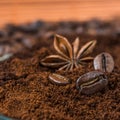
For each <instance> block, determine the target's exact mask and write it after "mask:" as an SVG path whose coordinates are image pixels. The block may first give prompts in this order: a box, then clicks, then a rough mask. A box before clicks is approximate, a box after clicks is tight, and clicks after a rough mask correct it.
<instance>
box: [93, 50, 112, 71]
mask: <svg viewBox="0 0 120 120" xmlns="http://www.w3.org/2000/svg"><path fill="white" fill-rule="evenodd" d="M94 68H95V70H100V71H102V72H109V73H110V72H112V70H113V69H114V60H113V58H112V56H111V55H110V54H109V53H105V52H103V53H101V54H99V55H97V56H96V57H95V59H94Z"/></svg>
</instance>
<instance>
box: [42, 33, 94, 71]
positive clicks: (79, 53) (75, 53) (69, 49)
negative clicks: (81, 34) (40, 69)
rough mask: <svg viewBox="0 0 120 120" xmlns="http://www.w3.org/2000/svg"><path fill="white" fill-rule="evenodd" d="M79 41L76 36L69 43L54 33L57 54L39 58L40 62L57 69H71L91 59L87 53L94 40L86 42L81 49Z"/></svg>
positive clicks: (90, 49)
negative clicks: (71, 42)
mask: <svg viewBox="0 0 120 120" xmlns="http://www.w3.org/2000/svg"><path fill="white" fill-rule="evenodd" d="M79 42H80V40H79V38H76V39H75V41H74V42H73V44H72V45H71V44H70V43H69V42H68V40H67V39H66V38H65V37H62V36H60V35H55V38H54V48H55V50H56V51H57V52H58V53H59V55H49V56H47V57H45V58H44V59H42V60H41V64H42V65H44V66H47V67H52V68H59V70H72V69H73V68H78V67H80V66H81V65H84V63H85V62H87V61H90V60H93V57H87V55H88V54H90V53H91V52H92V51H93V49H94V47H95V45H96V40H93V41H90V42H88V43H86V44H85V45H84V46H82V48H81V49H79Z"/></svg>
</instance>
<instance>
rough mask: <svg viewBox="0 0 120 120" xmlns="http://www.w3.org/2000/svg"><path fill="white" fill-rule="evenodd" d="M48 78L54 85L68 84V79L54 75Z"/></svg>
mask: <svg viewBox="0 0 120 120" xmlns="http://www.w3.org/2000/svg"><path fill="white" fill-rule="evenodd" d="M48 78H49V80H50V81H51V82H52V83H55V84H58V85H66V84H68V83H70V80H69V79H68V78H66V77H64V76H62V75H59V74H56V73H53V74H50V75H49V77H48Z"/></svg>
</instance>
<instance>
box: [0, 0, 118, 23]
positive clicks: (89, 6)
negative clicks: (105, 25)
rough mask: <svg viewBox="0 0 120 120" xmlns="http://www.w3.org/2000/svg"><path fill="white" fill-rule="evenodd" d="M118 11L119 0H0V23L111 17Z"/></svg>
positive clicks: (116, 14)
mask: <svg viewBox="0 0 120 120" xmlns="http://www.w3.org/2000/svg"><path fill="white" fill-rule="evenodd" d="M119 13H120V0H0V16H1V19H0V25H3V24H5V23H8V22H10V23H11V22H14V23H23V22H26V21H34V20H36V19H42V20H46V21H60V20H87V19H91V18H93V17H97V18H100V19H111V18H113V17H115V16H119Z"/></svg>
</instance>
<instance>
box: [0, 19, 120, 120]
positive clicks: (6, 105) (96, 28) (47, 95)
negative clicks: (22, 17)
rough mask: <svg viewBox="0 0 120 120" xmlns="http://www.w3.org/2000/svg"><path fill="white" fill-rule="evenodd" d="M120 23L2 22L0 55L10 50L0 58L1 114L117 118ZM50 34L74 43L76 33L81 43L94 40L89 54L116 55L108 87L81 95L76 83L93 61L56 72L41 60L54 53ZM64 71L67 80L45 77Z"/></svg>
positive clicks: (26, 119)
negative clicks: (58, 82) (63, 82)
mask: <svg viewBox="0 0 120 120" xmlns="http://www.w3.org/2000/svg"><path fill="white" fill-rule="evenodd" d="M118 27H120V23H119V22H118V21H116V20H115V21H109V22H103V21H99V20H91V21H88V22H81V23H79V22H58V23H45V22H43V21H37V22H34V23H29V24H24V25H13V24H9V25H6V26H5V27H4V28H3V29H1V30H0V46H1V47H0V55H1V56H2V55H4V54H6V53H13V54H14V55H13V56H11V57H10V58H9V59H7V60H5V61H2V62H0V113H1V114H4V115H6V116H9V117H11V118H15V119H20V120H31V119H33V120H43V119H48V120H49V119H54V120H56V119H59V120H82V119H85V120H94V119H105V120H106V119H109V120H118V119H119V118H120V79H119V78H120V68H119V67H120V62H119V61H120V55H119V53H120V40H119V39H120V30H119V29H118ZM54 33H57V34H60V35H62V36H65V37H67V38H68V39H69V40H70V41H69V42H70V43H72V42H73V41H72V40H74V38H76V36H78V37H79V38H80V40H81V44H80V45H81V46H82V45H84V44H85V43H86V42H88V41H89V40H92V39H93V40H94V39H96V40H97V45H96V47H95V50H94V52H93V53H92V56H94V57H95V56H96V55H97V54H99V53H101V52H104V51H105V52H108V53H110V54H111V55H112V56H113V58H114V60H115V68H114V70H113V72H111V73H107V76H108V87H107V88H106V89H105V90H103V91H100V92H97V93H95V94H93V95H80V94H79V92H78V91H77V89H76V85H75V82H76V80H77V79H78V78H79V77H80V76H81V75H83V74H85V73H87V72H90V71H93V70H94V67H93V62H90V63H88V64H86V65H85V66H82V67H81V68H75V69H73V70H72V71H62V70H61V71H57V69H51V68H47V67H43V66H42V65H40V60H41V59H43V58H44V57H45V56H47V55H50V54H53V53H55V51H54V48H53V35H54ZM54 72H55V73H57V74H60V75H63V76H65V77H67V78H68V79H70V80H71V83H70V84H67V85H65V86H58V85H55V84H52V83H51V82H50V81H49V80H48V75H49V74H51V73H54Z"/></svg>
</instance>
